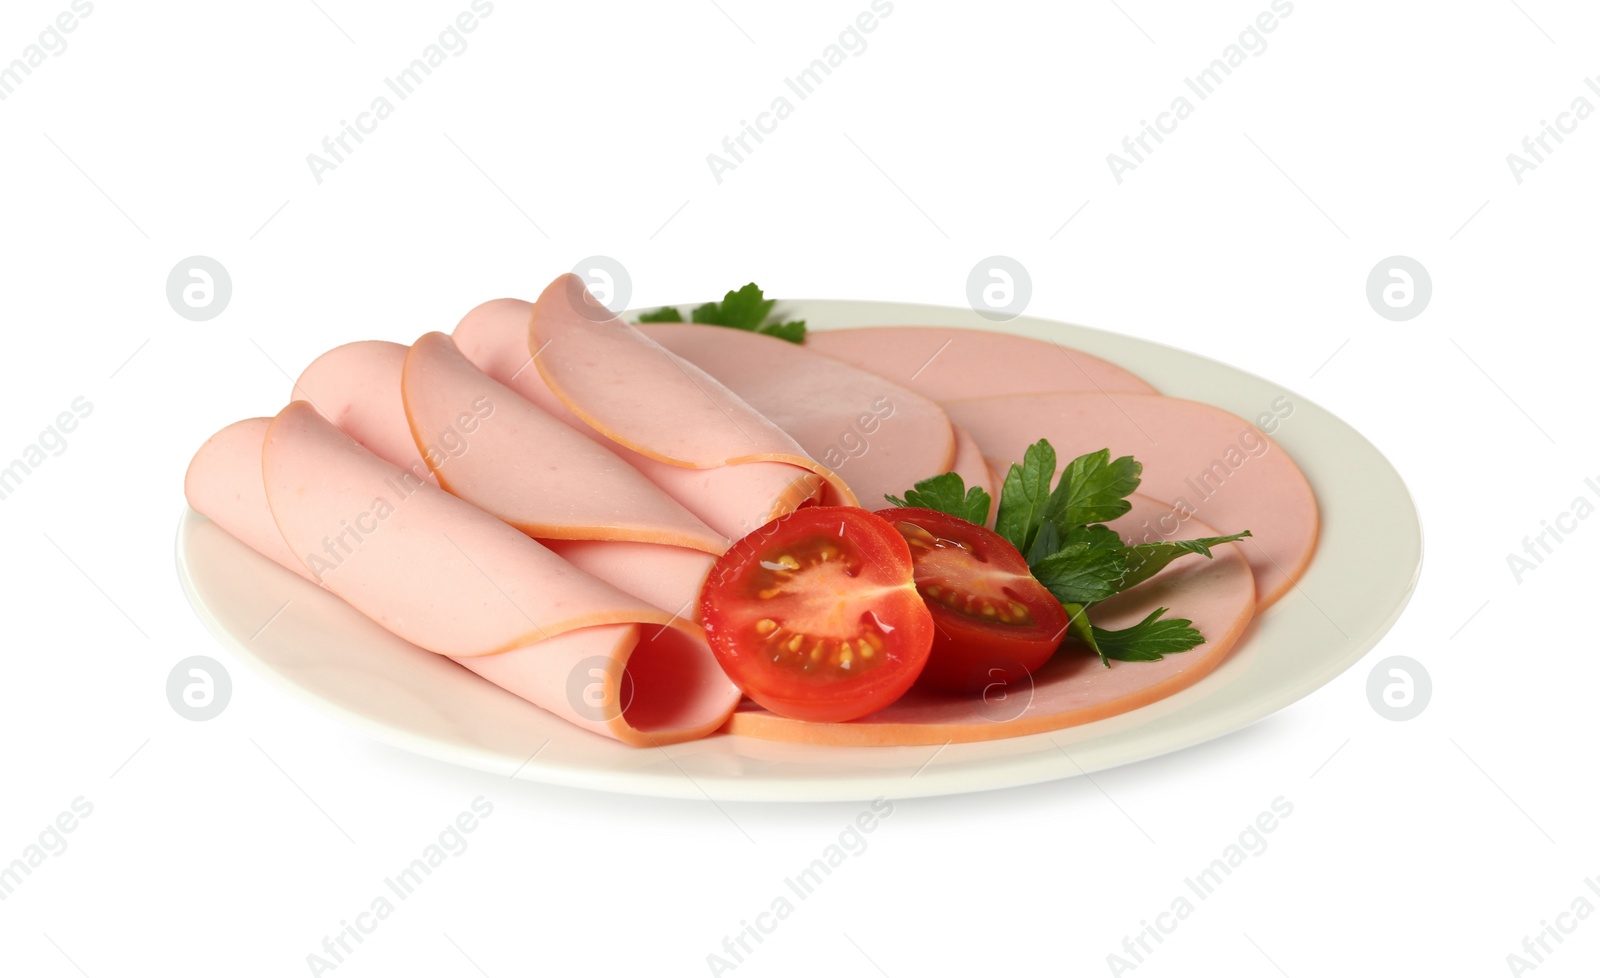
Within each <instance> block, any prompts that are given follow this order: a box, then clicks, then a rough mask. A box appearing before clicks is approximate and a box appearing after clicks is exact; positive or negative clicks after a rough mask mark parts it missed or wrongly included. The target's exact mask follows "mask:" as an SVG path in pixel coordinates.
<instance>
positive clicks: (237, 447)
mask: <svg viewBox="0 0 1600 978" xmlns="http://www.w3.org/2000/svg"><path fill="white" fill-rule="evenodd" d="M300 407H301V408H303V407H304V402H301V405H300ZM297 410H298V409H297ZM272 424H273V419H270V418H252V419H250V420H248V421H241V422H238V423H236V424H233V425H230V426H229V427H227V428H225V429H223V430H222V431H221V432H218V433H217V435H215V436H213V437H212V438H211V439H210V440H208V441H207V442H206V444H205V445H203V446H201V449H200V451H199V452H198V453H196V455H195V459H194V461H193V462H192V463H191V464H190V467H189V472H188V474H187V476H186V478H185V493H186V495H187V496H188V498H189V501H190V505H192V506H194V508H195V509H196V510H197V511H198V512H201V513H203V514H205V515H206V516H208V517H209V518H211V519H212V520H213V521H214V522H216V523H217V524H218V525H219V526H221V527H222V528H223V529H225V530H227V531H228V532H229V533H231V534H233V535H234V536H236V537H238V538H239V539H240V540H241V541H243V542H244V543H246V544H248V545H249V546H250V547H252V548H253V549H255V550H256V551H257V552H259V553H261V554H263V555H265V556H267V557H270V558H272V559H273V560H274V561H276V562H277V563H279V564H281V565H283V566H285V567H287V568H289V569H290V570H293V571H295V572H296V573H298V574H300V575H301V576H302V577H305V578H307V579H308V580H311V581H313V582H315V578H314V576H313V575H312V574H311V572H310V571H309V570H308V569H307V565H306V563H305V562H303V561H302V560H301V559H300V558H299V557H297V556H296V555H295V553H294V551H292V550H291V549H290V548H289V545H288V544H287V543H286V542H285V541H284V539H283V536H282V535H281V533H280V532H279V530H278V526H277V523H276V522H275V521H274V519H273V515H272V511H271V509H270V507H269V504H268V500H267V494H266V491H265V489H264V486H263V482H262V464H263V446H264V443H265V440H266V437H267V433H268V431H269V430H270V426H271V425H272ZM394 471H398V470H394ZM432 491H434V492H437V490H432ZM356 522H357V523H358V524H359V522H360V521H359V519H358V520H357V521H356ZM576 546H580V547H582V546H594V547H597V548H603V547H606V546H623V547H631V546H638V547H649V545H647V544H620V545H609V544H592V545H590V544H576ZM653 549H655V550H659V551H672V552H674V553H675V554H683V555H686V556H687V558H688V559H690V560H694V559H704V560H705V561H710V559H711V558H710V557H708V556H706V555H704V554H698V553H695V552H693V551H681V550H678V549H677V548H672V547H655V548H653ZM638 556H640V557H641V558H647V557H648V556H649V555H638ZM683 560H684V558H675V562H676V565H677V566H676V567H675V568H674V569H675V570H682V569H683V568H682V565H683ZM687 571H688V576H689V577H692V576H693V568H692V567H691V568H688V569H687ZM701 576H702V577H703V573H702V575H701ZM696 586H697V585H696ZM403 637H409V636H404V635H403ZM453 658H455V661H456V662H458V663H460V664H461V665H463V666H466V667H467V668H469V669H471V670H473V671H474V672H477V673H479V674H480V675H482V676H484V677H485V678H487V679H489V680H490V681H492V682H494V683H496V684H497V685H500V686H503V687H504V688H506V689H507V690H509V691H511V692H513V693H515V694H517V695H519V696H521V697H523V698H524V699H527V700H529V701H531V702H533V703H535V704H536V705H539V706H541V707H544V708H545V709H547V710H549V711H550V712H553V713H555V714H557V715H559V716H561V717H563V718H564V719H566V720H568V721H570V722H572V723H574V724H576V725H578V726H581V727H584V728H586V729H589V730H592V731H594V732H596V733H600V734H603V735H605V736H609V737H612V738H614V739H617V740H620V741H623V742H624V743H629V744H635V745H641V746H648V745H657V744H669V743H676V742H679V741H683V740H690V739H694V738H698V737H703V736H705V735H706V734H708V733H710V732H711V731H712V730H715V729H716V728H717V727H719V726H721V725H722V723H723V721H724V720H726V718H727V716H728V714H729V713H730V712H731V711H732V709H733V707H734V705H735V704H736V703H737V701H738V690H737V689H736V688H735V687H733V686H732V684H731V683H729V682H728V680H727V678H726V677H725V676H724V675H723V673H722V671H721V669H720V668H718V667H717V665H716V663H715V661H714V659H713V658H712V657H711V655H710V651H709V649H707V648H706V647H705V645H704V643H703V642H701V641H700V640H699V639H698V638H696V637H695V636H694V635H693V634H691V633H688V632H687V631H686V630H683V629H679V628H667V627H664V626H661V625H656V624H650V625H645V626H640V625H638V624H612V625H595V626H590V627H586V628H577V629H574V630H572V631H568V632H563V633H561V634H559V635H553V636H551V637H550V638H548V639H544V640H541V641H539V642H538V643H537V644H535V645H532V646H524V647H522V648H517V649H512V650H510V651H507V652H503V653H499V654H496V655H481V656H470V657H453ZM585 670H586V671H587V672H588V673H589V674H591V678H590V681H588V682H586V683H584V684H582V685H581V686H580V690H581V692H582V695H581V696H580V697H578V698H577V699H576V700H575V698H574V696H573V685H572V683H573V680H572V677H573V676H574V675H575V674H579V673H582V672H584V671H585Z"/></svg>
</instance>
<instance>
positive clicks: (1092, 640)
mask: <svg viewBox="0 0 1600 978" xmlns="http://www.w3.org/2000/svg"><path fill="white" fill-rule="evenodd" d="M1061 607H1062V608H1063V609H1065V610H1066V612H1067V634H1068V635H1071V636H1072V637H1073V638H1076V639H1077V640H1078V641H1080V642H1082V643H1083V644H1084V645H1087V646H1089V649H1090V651H1092V652H1094V654H1095V655H1098V656H1099V657H1100V662H1101V664H1102V665H1105V666H1106V667H1107V668H1109V667H1110V666H1111V663H1110V662H1109V661H1107V660H1106V654H1105V653H1104V652H1101V651H1100V642H1099V639H1097V638H1096V637H1095V634H1094V632H1095V629H1094V626H1093V625H1091V624H1089V612H1088V610H1087V609H1086V608H1084V606H1083V605H1081V604H1063V605H1062V606H1061Z"/></svg>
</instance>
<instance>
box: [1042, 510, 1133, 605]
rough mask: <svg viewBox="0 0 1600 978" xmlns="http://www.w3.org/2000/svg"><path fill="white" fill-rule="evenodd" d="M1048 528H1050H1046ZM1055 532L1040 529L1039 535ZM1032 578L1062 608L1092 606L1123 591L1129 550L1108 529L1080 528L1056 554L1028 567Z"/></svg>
mask: <svg viewBox="0 0 1600 978" xmlns="http://www.w3.org/2000/svg"><path fill="white" fill-rule="evenodd" d="M1045 525H1046V526H1051V524H1048V523H1047V524H1045ZM1051 532H1056V531H1054V530H1045V529H1043V528H1041V530H1040V535H1041V536H1044V535H1046V534H1047V533H1051ZM1029 570H1031V571H1033V576H1034V578H1035V579H1036V580H1037V581H1038V582H1039V583H1040V584H1043V585H1044V586H1045V589H1046V590H1048V591H1049V592H1050V593H1051V594H1053V595H1055V596H1056V599H1057V600H1059V601H1060V602H1061V603H1062V604H1064V605H1066V604H1078V605H1085V606H1087V605H1091V604H1094V603H1095V602H1096V601H1104V600H1105V599H1106V598H1109V597H1111V596H1112V595H1113V594H1116V593H1117V592H1118V591H1123V590H1126V589H1127V588H1126V585H1124V584H1123V578H1125V577H1127V574H1128V548H1127V547H1124V546H1123V545H1122V538H1121V537H1119V536H1117V534H1116V531H1115V530H1112V529H1111V528H1110V527H1108V526H1080V527H1078V528H1077V529H1075V530H1073V531H1072V532H1070V533H1068V534H1067V535H1066V537H1065V538H1064V539H1063V541H1062V545H1061V546H1060V547H1059V548H1058V549H1057V550H1056V552H1055V553H1053V554H1051V555H1049V556H1048V557H1045V558H1044V559H1042V560H1039V561H1036V562H1034V563H1032V564H1030V565H1029Z"/></svg>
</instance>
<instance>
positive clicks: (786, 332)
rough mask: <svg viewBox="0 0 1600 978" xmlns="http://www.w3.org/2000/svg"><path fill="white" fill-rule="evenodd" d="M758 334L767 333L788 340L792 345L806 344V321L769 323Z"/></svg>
mask: <svg viewBox="0 0 1600 978" xmlns="http://www.w3.org/2000/svg"><path fill="white" fill-rule="evenodd" d="M756 332H758V333H765V334H766V335H768V336H776V337H777V338H778V339H780V340H788V341H789V342H790V343H804V342H805V341H806V321H805V320H804V319H796V320H794V321H793V322H787V323H768V324H766V325H765V326H762V327H761V328H760V329H758V330H756Z"/></svg>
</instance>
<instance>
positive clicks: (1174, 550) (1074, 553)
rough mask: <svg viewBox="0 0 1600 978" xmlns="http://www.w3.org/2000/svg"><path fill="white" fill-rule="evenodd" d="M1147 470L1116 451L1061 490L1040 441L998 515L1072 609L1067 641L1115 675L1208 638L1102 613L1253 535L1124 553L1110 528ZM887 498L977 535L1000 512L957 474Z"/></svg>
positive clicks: (1169, 624) (1004, 494)
mask: <svg viewBox="0 0 1600 978" xmlns="http://www.w3.org/2000/svg"><path fill="white" fill-rule="evenodd" d="M1143 470H1144V467H1143V466H1142V465H1140V464H1139V463H1138V462H1137V461H1135V460H1134V459H1133V457H1132V456H1128V455H1124V456H1122V457H1121V458H1117V459H1113V458H1112V457H1111V451H1110V449H1101V450H1100V451H1098V452H1090V453H1089V454H1087V455H1080V456H1078V457H1077V458H1075V459H1073V460H1072V461H1070V462H1068V463H1067V465H1066V467H1065V468H1063V469H1062V470H1061V478H1060V479H1059V480H1057V479H1056V475H1055V473H1056V452H1055V449H1054V448H1052V447H1051V446H1050V442H1049V441H1048V440H1045V439H1040V440H1039V441H1037V442H1034V443H1033V444H1032V445H1030V446H1028V449H1027V451H1025V452H1024V453H1023V456H1022V461H1021V462H1019V463H1015V464H1013V465H1012V466H1011V469H1010V471H1008V472H1007V473H1006V477H1005V481H1004V483H1003V484H1002V485H1001V489H1000V509H999V511H998V512H997V513H996V514H995V532H997V533H999V534H1000V535H1001V536H1002V537H1004V538H1005V539H1006V540H1008V541H1009V542H1010V543H1011V545H1012V546H1014V547H1016V548H1017V550H1018V552H1020V553H1021V554H1022V555H1023V556H1024V557H1025V558H1026V559H1027V561H1028V567H1029V569H1030V570H1031V571H1032V572H1033V576H1034V577H1035V578H1036V579H1037V580H1038V581H1039V583H1040V584H1043V585H1044V586H1045V588H1046V589H1047V590H1049V592H1050V593H1051V594H1053V595H1055V597H1056V599H1057V600H1059V601H1060V602H1061V606H1062V607H1063V608H1065V609H1066V611H1067V617H1068V625H1067V630H1068V632H1069V633H1071V634H1072V635H1073V636H1074V637H1076V638H1077V639H1079V640H1080V641H1082V642H1083V643H1084V644H1085V645H1087V646H1089V648H1090V649H1092V650H1094V651H1095V652H1096V653H1098V654H1099V656H1100V661H1101V662H1103V663H1105V664H1106V665H1108V666H1109V665H1110V664H1111V662H1110V660H1112V659H1118V660H1121V661H1124V662H1154V661H1156V660H1158V659H1161V658H1162V657H1164V656H1166V655H1170V654H1173V653H1176V652H1187V651H1188V650H1190V649H1192V648H1194V647H1195V646H1197V645H1199V644H1201V643H1202V642H1204V641H1205V637H1204V636H1202V635H1201V634H1200V632H1199V631H1198V630H1196V629H1195V628H1194V627H1193V624H1194V623H1193V622H1192V621H1190V620H1188V619H1186V618H1166V617H1163V616H1164V615H1166V613H1167V609H1166V608H1157V609H1156V610H1155V611H1153V612H1151V613H1150V614H1149V615H1148V616H1147V617H1146V618H1145V619H1144V620H1143V621H1141V622H1139V623H1138V624H1136V625H1133V626H1130V627H1128V628H1121V629H1106V628H1101V627H1099V626H1097V625H1095V624H1093V623H1092V622H1091V621H1090V619H1089V611H1090V609H1091V608H1093V607H1094V605H1095V604H1097V603H1099V602H1101V601H1104V600H1105V599H1107V598H1109V597H1111V596H1112V595H1114V594H1119V593H1121V592H1123V591H1126V590H1128V589H1129V588H1131V587H1133V586H1134V585H1136V584H1141V583H1143V582H1144V581H1147V580H1149V579H1150V578H1152V577H1154V576H1155V575H1156V574H1157V573H1158V572H1160V570H1161V569H1162V568H1164V567H1166V566H1167V565H1168V564H1170V563H1172V562H1173V561H1174V560H1176V559H1178V558H1179V557H1182V556H1184V555H1186V554H1198V555H1199V556H1202V557H1206V558H1210V557H1211V548H1212V547H1215V546H1219V545H1221V544H1224V543H1232V542H1234V541H1235V540H1242V539H1244V538H1245V537H1247V536H1249V535H1250V531H1249V530H1245V531H1243V532H1241V533H1235V534H1232V535H1230V536H1221V537H1203V538H1201V539H1198V540H1161V541H1157V542H1155V543H1138V544H1134V545H1132V546H1129V545H1128V544H1125V543H1123V542H1122V538H1121V537H1120V536H1118V535H1117V532H1116V531H1115V530H1113V529H1111V528H1110V527H1109V526H1106V525H1105V523H1106V522H1107V521H1109V520H1114V519H1116V518H1117V517H1119V516H1121V515H1123V514H1124V513H1126V512H1128V510H1130V509H1132V508H1133V504H1132V503H1130V502H1129V501H1128V499H1127V497H1128V496H1129V495H1130V494H1132V493H1133V491H1134V490H1135V489H1138V488H1139V480H1140V477H1141V475H1142V473H1143ZM886 498H887V499H888V500H889V502H891V503H893V504H895V505H896V506H919V507H922V508H925V509H936V510H939V511H940V512H942V513H948V514H950V515H951V516H955V517H959V518H960V519H964V520H967V521H968V522H971V523H977V524H979V525H982V524H983V523H984V521H985V520H986V519H987V518H988V514H989V507H990V504H991V502H992V500H991V499H990V497H989V494H988V493H987V492H985V491H984V490H983V489H981V488H978V487H976V486H974V487H972V488H970V489H969V488H967V486H966V483H965V481H964V480H963V479H962V478H961V476H960V475H959V474H957V473H955V472H946V473H944V474H942V475H936V476H934V477H932V478H930V479H924V480H922V481H921V482H918V483H917V484H916V486H915V488H913V489H911V490H909V491H907V492H906V494H905V497H904V498H903V499H902V498H899V497H896V496H888V497H886Z"/></svg>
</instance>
